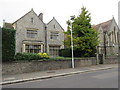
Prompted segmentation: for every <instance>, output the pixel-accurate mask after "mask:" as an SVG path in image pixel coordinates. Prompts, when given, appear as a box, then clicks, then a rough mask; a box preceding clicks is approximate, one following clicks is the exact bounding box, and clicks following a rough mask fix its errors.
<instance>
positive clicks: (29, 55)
mask: <svg viewBox="0 0 120 90" xmlns="http://www.w3.org/2000/svg"><path fill="white" fill-rule="evenodd" d="M40 58H41V57H40V56H39V55H38V54H36V53H17V54H16V55H15V60H39V59H40Z"/></svg>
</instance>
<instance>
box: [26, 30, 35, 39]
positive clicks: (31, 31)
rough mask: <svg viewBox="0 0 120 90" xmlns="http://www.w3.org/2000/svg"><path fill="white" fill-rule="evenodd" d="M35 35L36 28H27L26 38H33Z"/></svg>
mask: <svg viewBox="0 0 120 90" xmlns="http://www.w3.org/2000/svg"><path fill="white" fill-rule="evenodd" d="M36 36H37V30H27V37H28V38H35V37H36Z"/></svg>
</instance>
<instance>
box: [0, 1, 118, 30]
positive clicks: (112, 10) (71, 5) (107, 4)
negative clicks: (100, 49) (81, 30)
mask: <svg viewBox="0 0 120 90" xmlns="http://www.w3.org/2000/svg"><path fill="white" fill-rule="evenodd" d="M119 1H120V0H0V11H1V13H0V26H2V22H3V19H5V21H6V22H9V23H12V22H14V21H16V20H17V19H19V18H20V17H21V16H23V15H24V14H26V13H27V12H29V11H30V10H31V8H33V10H34V11H35V12H36V14H37V15H38V14H39V13H43V14H44V15H43V21H44V22H45V23H48V22H49V21H50V20H51V19H52V18H53V17H55V18H56V19H57V21H58V22H59V23H60V24H61V26H62V27H63V28H64V29H65V30H66V27H67V25H66V21H67V20H68V19H70V16H72V15H75V16H78V15H79V13H80V12H81V8H82V6H85V7H86V8H87V10H88V11H89V12H90V13H91V18H92V21H91V23H92V24H99V23H102V22H104V21H107V20H110V19H112V17H113V16H114V18H115V20H116V22H117V23H118V2H119Z"/></svg>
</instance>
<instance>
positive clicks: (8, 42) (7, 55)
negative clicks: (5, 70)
mask: <svg viewBox="0 0 120 90" xmlns="http://www.w3.org/2000/svg"><path fill="white" fill-rule="evenodd" d="M14 55H15V30H12V29H6V28H2V61H3V62H5V61H13V59H14Z"/></svg>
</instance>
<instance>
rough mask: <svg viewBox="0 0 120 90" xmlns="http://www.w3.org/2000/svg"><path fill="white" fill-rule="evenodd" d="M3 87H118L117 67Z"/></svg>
mask: <svg viewBox="0 0 120 90" xmlns="http://www.w3.org/2000/svg"><path fill="white" fill-rule="evenodd" d="M3 88H118V68H113V69H108V70H100V71H94V72H93V71H92V72H86V73H79V74H74V75H68V76H61V77H54V78H49V79H42V80H36V81H30V82H23V83H16V84H9V85H3Z"/></svg>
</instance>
